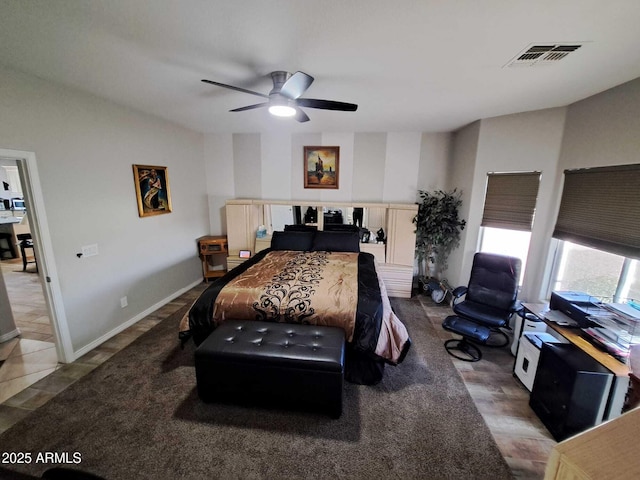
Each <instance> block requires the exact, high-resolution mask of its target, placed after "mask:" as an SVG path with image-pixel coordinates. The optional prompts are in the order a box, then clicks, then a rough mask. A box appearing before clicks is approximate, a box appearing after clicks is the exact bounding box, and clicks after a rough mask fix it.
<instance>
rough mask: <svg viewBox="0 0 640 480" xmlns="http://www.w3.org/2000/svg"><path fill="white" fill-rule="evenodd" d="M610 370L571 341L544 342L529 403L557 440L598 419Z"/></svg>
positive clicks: (610, 374)
mask: <svg viewBox="0 0 640 480" xmlns="http://www.w3.org/2000/svg"><path fill="white" fill-rule="evenodd" d="M612 382H613V374H612V373H611V372H610V371H609V370H607V369H606V368H605V367H603V366H602V365H601V364H600V363H598V362H597V361H595V360H594V359H593V358H592V357H590V356H589V355H587V354H586V353H585V352H583V351H582V350H580V349H579V348H578V347H576V346H575V345H573V344H565V343H551V344H550V343H544V344H543V345H542V350H541V351H540V361H539V362H538V370H537V371H536V377H535V380H534V382H533V390H532V392H531V397H530V398H529V405H530V406H531V408H532V409H533V411H534V412H535V413H536V414H537V415H538V417H539V418H540V420H542V423H544V425H545V426H546V427H547V429H548V430H549V432H550V433H551V435H553V438H555V439H556V440H557V441H561V440H564V439H566V438H568V437H570V436H573V435H575V434H577V433H580V432H582V431H584V430H586V429H587V428H590V427H593V426H594V425H596V424H598V423H600V422H601V421H602V416H603V414H604V410H605V406H606V403H607V399H608V396H609V391H610V389H611V384H612Z"/></svg>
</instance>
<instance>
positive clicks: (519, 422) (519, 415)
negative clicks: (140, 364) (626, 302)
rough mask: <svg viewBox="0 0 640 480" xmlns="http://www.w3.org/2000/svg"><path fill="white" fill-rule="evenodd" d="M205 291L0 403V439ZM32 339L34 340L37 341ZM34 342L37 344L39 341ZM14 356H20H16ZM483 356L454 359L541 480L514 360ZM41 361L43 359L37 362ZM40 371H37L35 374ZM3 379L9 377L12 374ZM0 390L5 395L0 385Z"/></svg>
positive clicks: (535, 436) (522, 468)
mask: <svg viewBox="0 0 640 480" xmlns="http://www.w3.org/2000/svg"><path fill="white" fill-rule="evenodd" d="M2 263H3V264H4V263H5V262H2ZM3 267H5V265H3ZM20 268H21V265H20ZM4 271H5V269H4V268H3V272H4ZM33 277H35V275H34V276H33ZM38 285H39V284H38ZM206 286H207V285H205V284H202V285H199V286H197V287H195V288H194V289H192V290H190V291H189V292H187V293H185V294H184V295H182V296H181V297H179V298H177V299H175V300H174V301H172V302H170V303H168V304H167V305H165V306H163V307H162V308H160V309H159V310H157V311H156V312H154V313H152V314H151V315H149V316H147V317H146V318H144V319H143V320H141V321H140V322H138V323H137V324H135V325H133V326H131V327H130V328H128V329H126V330H125V331H123V332H121V333H120V334H118V335H116V336H115V337H113V338H112V339H110V340H108V341H107V342H105V343H103V344H102V345H100V346H99V347H97V348H95V349H94V350H92V351H91V352H89V353H87V354H86V355H84V356H83V357H81V358H79V359H78V360H76V361H75V362H73V363H71V364H65V365H56V366H55V367H54V368H53V370H52V371H51V372H50V373H48V374H43V375H44V376H43V377H42V378H40V379H38V380H37V381H36V382H35V383H33V384H31V385H29V386H27V387H26V388H24V389H23V390H21V391H19V392H18V393H16V394H14V395H13V396H11V397H10V398H8V399H6V400H4V401H0V434H1V433H2V432H3V431H5V430H7V429H8V428H10V427H11V426H12V425H14V424H15V423H17V422H18V421H20V420H21V419H22V418H24V417H25V416H27V415H28V414H29V413H30V412H32V411H33V410H36V409H37V408H38V407H40V406H42V405H44V404H45V403H46V402H47V401H49V400H50V399H51V398H53V397H55V396H56V394H58V393H59V392H61V391H62V390H64V389H65V388H67V387H68V386H69V385H71V384H72V383H74V382H75V381H76V380H78V379H79V378H81V377H82V376H84V375H86V374H87V373H89V372H90V371H91V370H93V369H94V368H96V367H97V366H98V365H100V364H101V363H103V362H105V361H106V360H108V359H109V358H110V357H111V356H112V355H114V354H115V353H116V352H118V351H119V350H121V349H123V348H124V347H125V346H127V345H129V344H130V343H131V342H132V341H133V340H135V339H136V338H137V337H138V336H140V335H142V334H143V333H144V332H146V331H147V330H149V329H150V328H152V327H153V326H155V325H157V324H158V323H159V322H160V321H162V319H164V318H166V317H167V316H168V315H170V314H172V313H173V312H175V311H176V310H178V309H180V308H181V307H183V306H184V305H187V304H191V303H192V302H193V301H194V300H195V298H196V297H197V296H198V295H199V294H200V293H201V292H202V290H204V289H205V288H206ZM8 288H9V286H8ZM419 298H420V301H421V302H422V304H423V306H424V307H425V310H426V311H427V314H428V315H429V318H430V319H431V321H432V322H433V324H434V325H435V327H436V332H438V335H439V337H440V338H441V339H442V341H443V343H444V341H445V340H446V339H448V338H451V334H450V333H448V332H446V331H444V330H443V329H442V327H441V323H442V320H443V319H444V318H445V317H446V316H447V315H449V314H450V310H449V308H448V307H447V306H443V305H438V304H435V303H433V302H432V301H431V300H430V299H429V298H428V297H424V296H420V297H419ZM37 302H38V300H36V301H35V303H37ZM25 313H28V312H25ZM32 313H33V312H32ZM36 318H39V317H36ZM34 323H37V322H34ZM33 333H35V334H36V335H38V334H44V333H42V332H40V331H38V329H37V328H36V331H35V332H27V333H25V336H29V335H31V334H33ZM33 340H35V341H38V339H33ZM20 341H22V339H21V340H20ZM39 341H41V342H42V340H39ZM6 343H8V342H6ZM40 346H41V345H40ZM443 348H444V346H443ZM3 349H7V350H11V351H13V350H15V349H18V350H16V352H15V354H16V355H15V356H16V357H19V356H22V357H27V358H28V357H29V355H32V354H35V355H34V357H33V359H34V362H33V363H34V364H39V363H38V362H39V361H40V360H39V359H41V358H42V359H45V358H47V361H48V360H50V359H51V358H50V357H47V355H50V353H48V352H50V351H51V348H43V349H42V350H38V344H35V343H34V344H26V346H24V347H23V346H17V345H14V346H13V347H11V346H5V344H0V361H1V359H2V358H3V357H2V355H3V354H2V352H3ZM54 352H55V351H54ZM18 353H20V354H22V355H18ZM483 354H484V357H483V359H482V360H481V361H480V362H477V363H467V362H461V361H457V360H455V359H454V364H455V366H456V368H457V370H458V372H459V373H460V375H461V377H462V378H463V380H464V382H465V385H466V387H467V390H468V391H469V393H470V395H471V397H472V398H473V400H474V402H475V404H476V406H477V408H478V410H479V412H480V414H481V415H482V416H483V418H484V420H485V422H486V423H487V425H488V427H489V429H490V430H491V433H492V435H493V437H494V439H495V440H496V443H497V444H498V447H499V448H500V451H501V453H502V455H503V456H504V458H505V460H506V461H507V463H508V464H509V466H510V467H511V469H512V472H513V473H514V476H515V477H516V478H518V479H527V480H528V479H541V478H543V476H544V467H545V465H546V461H547V458H548V456H549V453H550V452H551V449H552V448H553V446H554V445H555V441H554V440H553V439H552V437H551V436H550V434H549V433H548V432H547V430H546V429H545V427H544V426H543V425H542V423H541V422H540V421H539V420H538V418H537V417H536V416H535V414H534V413H533V411H532V410H531V409H530V408H529V405H528V397H529V395H528V392H527V390H526V389H525V388H524V387H523V386H522V385H521V384H520V383H519V382H518V381H517V380H516V379H515V378H514V377H513V375H512V373H511V372H512V367H513V357H512V356H511V354H510V353H509V350H508V349H507V348H502V349H486V348H484V349H483ZM10 358H11V357H10V356H8V357H7V359H6V360H5V363H6V362H9V364H12V363H14V362H15V363H18V362H17V361H13V360H10ZM44 361H45V360H42V362H44ZM24 364H25V366H23V367H20V368H22V371H23V372H25V373H26V372H28V371H29V370H28V368H29V367H27V366H26V365H27V362H24ZM2 367H3V366H0V379H2V376H1V375H3V373H2V370H3V368H2ZM44 371H45V370H40V371H39V372H38V373H40V372H44ZM4 375H7V374H4ZM27 375H31V374H27ZM8 376H13V374H9V375H8ZM33 378H35V376H34V377H33ZM0 388H2V389H3V390H4V386H3V385H2V384H1V383H0Z"/></svg>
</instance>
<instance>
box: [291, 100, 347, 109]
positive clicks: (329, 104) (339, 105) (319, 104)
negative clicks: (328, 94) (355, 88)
mask: <svg viewBox="0 0 640 480" xmlns="http://www.w3.org/2000/svg"><path fill="white" fill-rule="evenodd" d="M296 103H297V104H298V105H300V106H301V107H309V108H321V109H323V110H341V111H344V112H355V111H356V110H357V109H358V105H356V104H355V103H345V102H335V101H333V100H318V99H315V98H299V99H298V100H296Z"/></svg>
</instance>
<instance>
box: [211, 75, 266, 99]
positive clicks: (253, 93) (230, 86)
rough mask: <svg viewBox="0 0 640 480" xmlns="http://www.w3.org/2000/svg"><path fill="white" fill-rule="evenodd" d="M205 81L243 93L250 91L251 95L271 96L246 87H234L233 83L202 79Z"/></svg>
mask: <svg viewBox="0 0 640 480" xmlns="http://www.w3.org/2000/svg"><path fill="white" fill-rule="evenodd" d="M202 81H203V82H204V83H210V84H211V85H217V86H218V87H223V88H229V89H231V90H236V91H238V92H242V93H248V94H250V95H257V96H259V97H264V98H269V95H265V94H264V93H258V92H254V91H253V90H247V89H246V88H240V87H234V86H233V85H227V84H226V83H219V82H214V81H213V80H205V79H203V80H202Z"/></svg>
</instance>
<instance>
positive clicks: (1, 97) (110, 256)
mask: <svg viewBox="0 0 640 480" xmlns="http://www.w3.org/2000/svg"><path fill="white" fill-rule="evenodd" d="M0 116H1V118H2V119H3V121H2V122H0V148H4V149H12V150H21V151H28V152H35V155H36V159H37V168H38V172H39V177H40V181H41V186H42V193H43V196H44V201H45V204H46V206H45V210H46V216H47V219H48V224H49V234H50V237H51V242H52V245H53V258H52V259H50V260H52V261H53V262H55V267H56V271H57V278H56V279H55V280H56V281H58V282H59V286H60V291H61V295H62V301H63V307H64V311H65V313H66V320H67V323H68V330H69V333H70V337H71V343H72V346H73V350H74V351H76V352H77V351H78V350H81V349H83V348H85V347H87V346H91V345H93V344H94V343H95V342H96V341H100V339H105V338H108V337H109V336H110V335H112V334H113V332H114V331H117V330H118V329H119V328H121V327H122V325H123V324H125V323H127V322H128V321H130V320H131V319H133V318H135V317H136V316H137V315H139V314H140V313H141V312H145V311H147V310H148V309H150V308H154V307H155V306H157V305H159V304H161V303H162V302H164V301H166V300H167V299H168V298H169V297H171V296H172V295H175V294H176V292H178V291H180V290H181V289H184V288H185V287H187V286H190V285H192V284H193V283H194V282H197V281H198V280H199V279H200V277H201V270H200V263H199V260H198V257H197V256H196V252H197V250H196V245H195V239H196V238H197V237H198V236H201V235H205V234H207V233H209V222H208V208H207V185H206V180H205V165H204V163H203V161H202V158H203V155H204V139H203V136H202V135H201V134H198V133H194V132H191V131H189V130H186V129H184V128H181V127H178V126H176V125H174V124H170V123H168V122H166V121H162V120H159V119H157V118H154V117H151V116H148V115H144V114H141V113H138V112H134V111H132V110H130V109H126V108H123V107H120V106H117V105H115V104H112V103H110V102H108V101H105V100H101V99H98V98H96V97H92V96H89V95H85V94H83V93H80V92H78V91H76V90H71V89H68V88H63V87H60V86H56V85H54V84H51V83H48V82H44V81H41V80H39V79H37V78H35V77H31V76H27V75H23V74H20V73H16V72H12V71H8V70H2V71H0ZM132 164H143V165H144V164H146V165H161V166H167V167H168V173H169V181H170V187H171V193H172V200H173V213H170V214H166V215H158V216H154V217H146V218H139V217H138V211H137V206H136V199H135V193H134V181H133V173H132ZM90 244H98V249H99V255H98V256H95V257H90V258H83V259H78V258H77V257H76V253H77V252H79V251H80V248H81V246H83V245H90ZM123 296H127V297H128V301H129V306H128V307H126V308H124V309H122V308H120V298H121V297H123Z"/></svg>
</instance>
